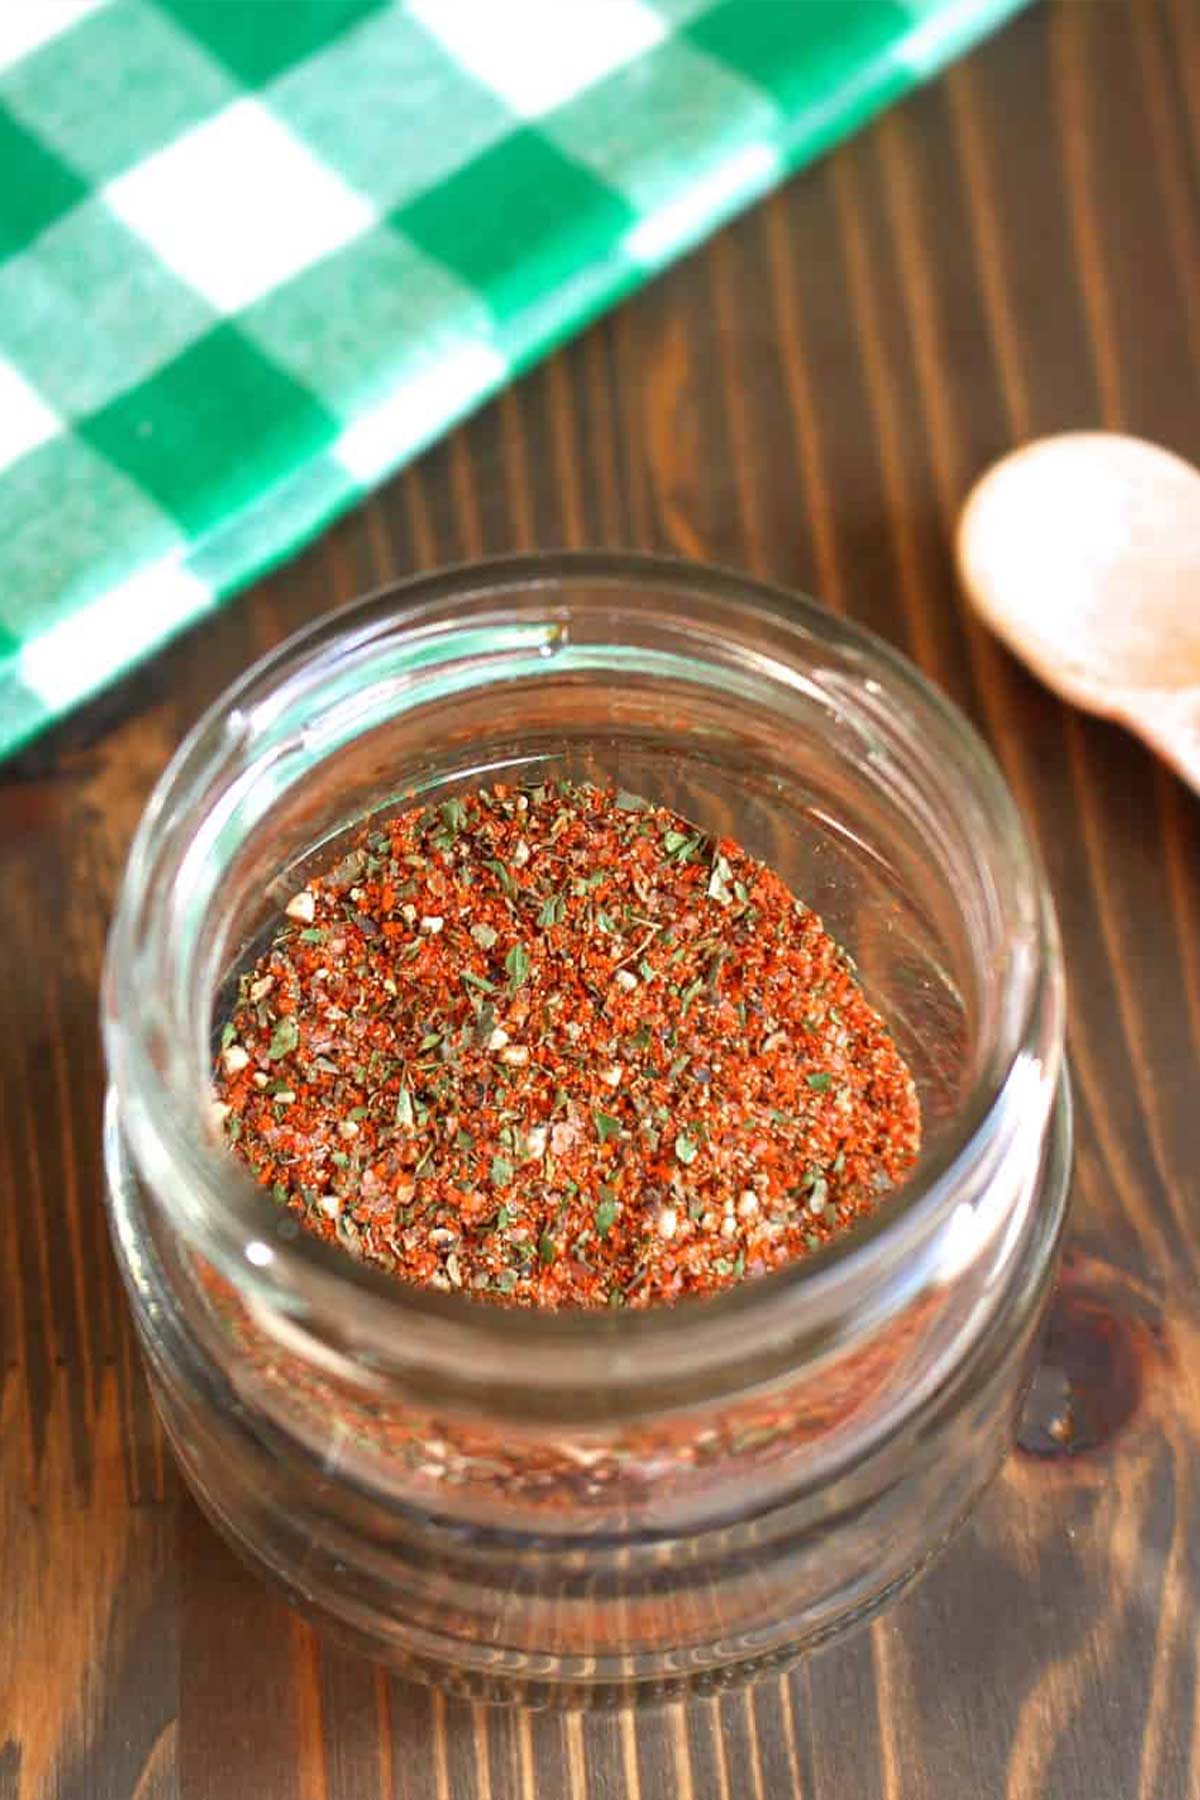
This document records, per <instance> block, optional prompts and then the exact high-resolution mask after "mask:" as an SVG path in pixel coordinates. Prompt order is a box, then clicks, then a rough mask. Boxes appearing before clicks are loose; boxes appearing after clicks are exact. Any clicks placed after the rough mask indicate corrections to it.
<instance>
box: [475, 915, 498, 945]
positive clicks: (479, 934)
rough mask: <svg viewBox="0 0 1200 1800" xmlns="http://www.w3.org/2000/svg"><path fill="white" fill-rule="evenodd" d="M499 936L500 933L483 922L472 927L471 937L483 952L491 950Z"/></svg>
mask: <svg viewBox="0 0 1200 1800" xmlns="http://www.w3.org/2000/svg"><path fill="white" fill-rule="evenodd" d="M498 935H499V934H498V932H496V931H494V930H493V929H492V927H491V926H490V925H487V924H485V923H484V922H483V921H482V920H481V921H480V922H479V924H478V925H472V927H471V937H472V938H473V940H474V941H475V943H477V944H478V945H479V948H480V949H481V950H490V949H491V948H492V945H493V944H494V943H495V942H496V938H497V937H498Z"/></svg>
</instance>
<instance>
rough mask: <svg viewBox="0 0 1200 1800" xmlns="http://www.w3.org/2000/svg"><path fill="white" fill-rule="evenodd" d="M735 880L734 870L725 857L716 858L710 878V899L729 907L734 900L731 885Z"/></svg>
mask: <svg viewBox="0 0 1200 1800" xmlns="http://www.w3.org/2000/svg"><path fill="white" fill-rule="evenodd" d="M732 878H733V870H732V869H731V868H730V866H729V864H728V862H727V861H726V860H725V858H724V857H723V856H718V857H716V858H715V860H714V862H713V866H712V873H711V874H710V875H709V878H708V897H709V899H710V900H715V901H717V903H718V904H719V905H721V906H728V905H729V903H730V901H731V900H732V899H733V895H732V893H731V892H730V890H729V883H730V881H731V880H732Z"/></svg>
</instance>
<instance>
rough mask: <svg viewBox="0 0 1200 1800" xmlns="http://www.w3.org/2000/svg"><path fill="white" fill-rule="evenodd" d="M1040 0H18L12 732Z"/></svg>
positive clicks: (4, 380)
mask: <svg viewBox="0 0 1200 1800" xmlns="http://www.w3.org/2000/svg"><path fill="white" fill-rule="evenodd" d="M1018 4H1020V0H718V3H716V4H714V0H407V3H405V4H396V3H394V0H0V755H3V754H6V753H8V752H9V751H12V750H13V749H15V748H16V747H17V746H18V745H20V744H21V743H23V742H25V741H26V740H27V739H28V738H30V737H31V736H32V735H33V734H34V733H35V732H37V731H38V730H40V729H41V728H42V727H43V726H45V725H46V724H48V723H49V722H50V721H51V720H53V719H55V718H57V717H59V716H60V715H61V714H62V713H64V712H65V711H66V710H67V709H68V708H70V707H71V706H73V705H75V704H76V703H77V702H78V701H79V700H81V699H83V698H84V697H85V696H87V695H89V694H91V693H94V692H95V691H96V690H97V689H99V688H100V687H102V686H103V685H104V684H105V683H107V682H109V681H110V680H112V679H113V678H114V677H115V676H117V675H118V674H120V673H121V672H122V671H123V670H125V669H127V668H128V667H130V665H131V664H133V663H134V662H136V661H137V660H138V659H139V658H141V657H142V656H143V655H144V654H145V653H146V652H147V651H149V650H150V649H152V648H153V647H154V646H156V645H157V644H160V643H162V642H163V641H164V640H165V639H166V638H168V637H170V636H171V635H172V634H173V633H174V632H176V631H178V630H179V629H180V628H182V627H183V626H184V625H186V624H188V623H189V622H191V621H192V620H195V619H197V618H198V617H199V616H200V615H202V614H203V613H204V612H205V611H206V610H207V609H209V608H211V607H213V606H214V605H215V604H216V603H217V602H218V601H219V600H220V599H221V598H222V597H223V596H225V595H227V594H229V593H231V592H232V591H233V590H234V589H236V588H237V587H239V586H241V585H242V584H244V583H245V582H246V581H248V580H249V579H250V578H251V577H252V576H254V575H255V574H256V573H258V572H259V571H261V570H263V569H264V568H266V567H267V566H269V565H270V564H272V563H274V562H276V561H278V559H279V558H281V557H283V556H285V555H286V554H287V553H288V552H289V551H292V550H294V549H295V548H296V547H297V546H298V545H300V544H301V543H302V542H303V541H304V540H305V539H307V538H309V537H311V536H312V535H313V534H314V533H315V532H316V531H317V530H319V529H320V528H321V527H322V526H323V525H325V524H326V523H327V522H328V521H329V520H330V519H332V518H333V517H334V516H335V515H336V514H337V513H339V512H341V511H342V510H344V509H345V508H346V507H347V506H349V505H350V504H351V503H352V502H353V501H355V500H356V499H357V498H358V497H359V496H360V495H362V494H363V493H364V492H366V491H367V490H368V489H369V488H370V487H371V486H372V485H373V484H375V483H376V482H378V481H379V480H380V479H381V477H383V476H385V475H387V474H388V473H389V472H390V471H391V470H393V469H395V468H397V467H398V466H399V465H400V464H402V463H403V462H405V461H406V460H407V459H408V458H410V457H411V456H413V455H414V454H415V453H416V452H417V451H418V450H420V449H421V448H422V447H423V446H424V445H426V444H428V443H429V442H430V441H431V440H432V439H433V438H435V437H436V436H437V435H438V434H439V433H441V432H443V431H445V430H446V428H447V427H448V426H449V425H451V424H452V423H453V422H454V421H455V420H457V419H459V418H461V417H462V416H463V415H464V414H465V413H467V412H469V411H470V410H471V409H472V408H474V407H475V406H477V405H478V404H479V403H480V402H481V401H482V400H483V399H485V398H486V397H487V396H488V395H490V394H492V393H493V392H495V390H496V389H497V388H498V387H500V385H501V384H502V383H503V382H505V381H506V380H508V378H509V377H510V376H511V375H513V374H514V373H515V372H516V371H518V370H520V369H523V368H525V367H526V366H528V364H530V363H531V362H532V361H533V360H534V359H535V358H536V357H539V356H541V355H542V354H543V352H545V351H546V350H547V349H549V348H550V347H551V346H552V345H554V344H556V343H558V342H560V341H561V340H562V339H563V338H564V337H565V336H566V335H567V334H568V333H569V332H572V331H574V330H576V329H577V328H578V327H579V326H580V325H582V324H583V323H584V322H585V321H586V320H588V319H589V318H591V317H593V316H594V315H595V314H596V313H597V312H598V311H599V310H600V309H601V308H603V307H605V306H607V305H609V304H610V303H611V302H612V301H613V300H615V299H616V298H618V297H619V296H620V295H622V294H623V293H625V292H627V291H628V290H629V289H630V288H632V287H634V286H636V285H637V284H638V283H640V282H642V281H643V280H645V279H646V278H647V276H648V275H649V274H650V273H651V272H652V271H654V270H655V269H657V268H659V267H660V266H661V265H663V264H664V263H666V262H668V261H669V260H670V259H671V258H673V257H675V256H677V255H678V254H679V253H680V252H681V251H683V250H685V249H687V248H688V247H689V246H691V245H692V244H694V243H696V242H697V241H698V240H699V239H700V238H702V237H703V236H704V235H705V234H707V233H708V232H710V231H711V230H712V229H713V228H714V227H715V226H716V225H717V224H719V223H720V222H721V221H723V220H724V219H726V218H728V217H729V216H730V215H731V214H732V213H734V212H736V211H737V210H738V209H739V208H741V207H743V206H745V205H746V204H747V203H748V202H749V201H751V200H753V199H754V198H756V197H757V196H758V195H760V194H762V193H764V192H765V191H766V190H767V189H768V188H769V187H771V186H772V184H773V183H775V182H776V181H777V180H778V179H779V177H780V176H781V174H782V173H783V172H784V171H786V170H788V169H790V168H793V167H795V166H796V165H797V164H798V163H800V162H802V161H804V160H805V159H807V158H809V157H811V156H813V155H814V154H815V153H817V152H818V151H820V150H821V149H823V148H824V147H826V146H827V145H828V144H829V143H831V142H832V141H833V140H834V139H836V138H837V137H839V136H841V135H843V134H844V133H845V132H847V131H848V130H849V129H851V128H852V127H854V126H855V125H857V124H859V123H860V122H861V121H862V120H863V119H865V118H867V117H868V116H869V115H870V114H871V113H872V112H874V111H875V110H876V109H877V108H878V107H880V106H881V105H883V104H884V103H885V102H886V101H888V100H890V99H891V98H893V97H894V96H896V95H898V94H900V93H902V92H903V91H905V90H906V89H907V88H909V87H911V86H912V85H913V84H914V83H915V82H916V81H918V80H920V79H921V78H923V77H924V76H927V75H929V74H930V73H932V72H933V71H934V70H935V69H937V68H939V67H940V66H941V65H942V64H943V63H944V62H945V61H947V60H948V58H949V57H951V56H952V55H953V54H954V53H956V52H957V51H959V50H960V49H962V48H963V47H964V46H965V45H966V44H967V43H969V42H970V41H972V40H973V39H975V38H976V37H978V36H979V35H980V34H981V33H982V32H983V31H984V30H985V29H986V28H987V27H989V26H991V25H993V24H994V23H996V22H997V21H998V20H999V19H1000V18H1001V17H1002V16H1004V15H1005V14H1007V13H1009V12H1011V11H1013V10H1015V7H1016V6H1017V5H1018Z"/></svg>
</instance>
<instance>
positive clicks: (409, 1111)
mask: <svg viewBox="0 0 1200 1800" xmlns="http://www.w3.org/2000/svg"><path fill="white" fill-rule="evenodd" d="M396 1123H397V1125H398V1126H399V1127H400V1129H401V1131H411V1130H412V1128H413V1125H414V1123H415V1115H414V1113H413V1103H412V1095H411V1094H410V1093H409V1091H408V1083H407V1082H403V1083H401V1087H400V1092H399V1093H398V1094H397V1095H396Z"/></svg>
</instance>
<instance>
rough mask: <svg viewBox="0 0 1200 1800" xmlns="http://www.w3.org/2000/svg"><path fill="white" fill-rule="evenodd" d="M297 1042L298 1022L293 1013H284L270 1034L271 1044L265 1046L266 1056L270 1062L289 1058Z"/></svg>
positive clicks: (298, 1034) (298, 1033)
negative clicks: (285, 1057)
mask: <svg viewBox="0 0 1200 1800" xmlns="http://www.w3.org/2000/svg"><path fill="white" fill-rule="evenodd" d="M299 1042H300V1024H299V1021H298V1019H297V1018H296V1015H295V1013H285V1014H284V1016H283V1017H282V1018H281V1019H279V1020H277V1021H276V1025H275V1029H274V1031H273V1032H272V1033H271V1042H270V1044H269V1045H268V1046H267V1055H268V1056H269V1057H270V1059H271V1061H272V1062H278V1061H279V1060H280V1058H281V1057H284V1056H290V1055H291V1053H292V1051H293V1050H294V1049H295V1048H296V1045H297V1044H298V1043H299Z"/></svg>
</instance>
